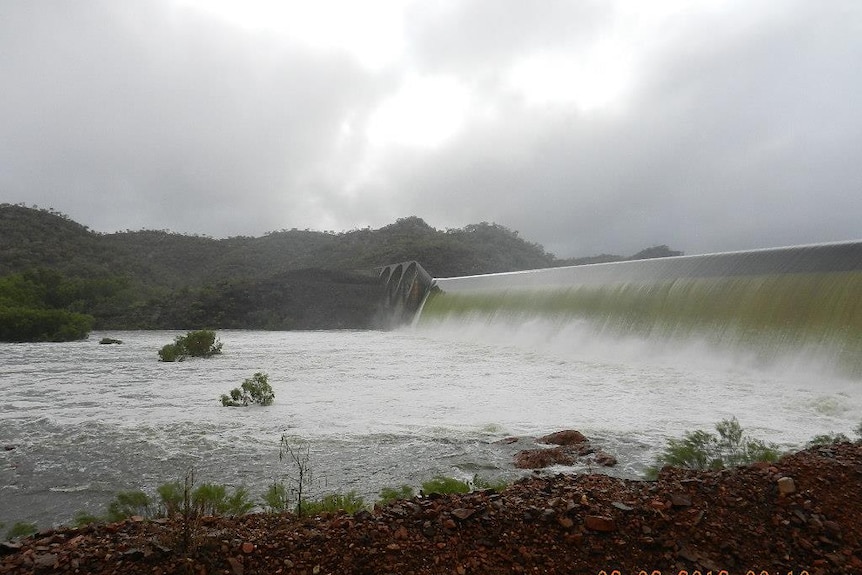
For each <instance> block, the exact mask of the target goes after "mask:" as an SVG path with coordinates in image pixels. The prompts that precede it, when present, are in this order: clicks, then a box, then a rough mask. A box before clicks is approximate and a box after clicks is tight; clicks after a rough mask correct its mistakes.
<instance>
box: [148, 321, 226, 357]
mask: <svg viewBox="0 0 862 575" xmlns="http://www.w3.org/2000/svg"><path fill="white" fill-rule="evenodd" d="M221 347H222V344H221V342H220V341H217V340H216V333H215V332H214V331H212V330H208V329H202V330H199V331H190V332H188V333H187V334H186V335H179V336H177V338H176V340H175V341H174V343H169V344H167V345H165V346H164V347H162V349H160V350H159V359H161V360H162V361H183V360H184V359H186V358H189V357H212V356H214V355H218V354H220V353H221Z"/></svg>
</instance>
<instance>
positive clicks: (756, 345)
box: [405, 242, 862, 379]
mask: <svg viewBox="0 0 862 575" xmlns="http://www.w3.org/2000/svg"><path fill="white" fill-rule="evenodd" d="M417 277H418V276H417ZM417 283H418V282H413V283H412V284H411V285H410V290H409V292H405V293H414V292H415V286H416V285H417ZM419 309H420V310H421V311H420V313H419V316H418V324H419V325H420V326H422V327H423V328H435V327H437V328H440V327H441V326H444V325H449V326H452V325H454V324H457V325H458V326H459V327H458V328H457V329H458V330H459V331H462V332H464V331H466V332H469V331H471V330H474V331H475V330H476V329H479V328H480V326H484V327H485V328H488V327H491V328H492V330H491V331H493V332H500V333H499V336H500V339H505V337H506V336H510V337H509V339H510V341H512V340H518V339H520V340H521V341H523V340H524V338H525V337H526V338H527V339H530V338H532V339H533V343H536V339H537V338H539V339H541V338H542V337H544V338H545V344H546V345H547V347H548V348H550V349H552V350H553V349H556V350H559V349H561V348H563V349H569V350H582V351H583V350H593V351H596V350H598V349H607V348H608V347H610V348H611V349H614V350H615V353H616V352H619V351H620V349H626V350H629V351H631V350H635V349H640V350H641V351H642V352H643V353H644V354H645V355H648V356H653V355H655V354H657V353H658V355H663V354H667V353H668V352H670V353H675V352H678V351H680V350H686V352H687V353H688V352H702V351H707V350H709V351H710V352H712V353H716V354H718V355H724V356H725V357H733V358H736V360H738V361H739V362H740V363H742V364H746V365H755V364H759V365H763V366H770V367H772V368H776V367H777V368H779V369H780V368H781V366H782V365H784V366H787V365H793V366H794V368H795V367H798V366H800V365H804V366H806V367H808V368H812V367H815V368H816V369H817V370H823V371H825V372H832V373H835V374H840V375H842V376H845V377H850V378H852V379H859V378H862V242H852V243H838V244H821V245H812V246H797V247H790V248H778V249H769V250H756V251H748V252H733V253H722V254H711V255H702V256H681V257H671V258H661V259H653V260H639V261H629V262H615V263H607V264H594V265H584V266H571V267H562V268H548V269H541V270H530V271H523V272H512V273H502V274H488V275H481V276H469V277H458V278H438V279H436V280H434V282H433V287H432V288H431V289H430V290H429V295H428V298H427V300H426V301H425V303H424V306H422V307H421V308H419ZM530 334H532V335H530ZM477 335H478V334H477ZM484 337H487V334H485V335H484Z"/></svg>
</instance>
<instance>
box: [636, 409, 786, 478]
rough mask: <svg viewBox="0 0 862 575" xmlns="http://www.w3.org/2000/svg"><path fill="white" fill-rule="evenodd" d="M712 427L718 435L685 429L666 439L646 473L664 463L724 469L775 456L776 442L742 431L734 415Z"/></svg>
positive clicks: (654, 473) (775, 457)
mask: <svg viewBox="0 0 862 575" xmlns="http://www.w3.org/2000/svg"><path fill="white" fill-rule="evenodd" d="M715 430H716V431H717V432H718V435H717V436H716V435H715V434H713V433H710V432H708V431H703V430H696V431H688V432H686V433H685V435H684V436H683V438H682V439H669V440H668V441H667V446H666V447H665V449H664V451H663V452H662V453H661V454H660V455H659V456H658V457H657V459H656V467H655V468H654V469H652V470H650V471H649V472H648V475H652V476H654V475H656V474H657V473H658V469H659V468H661V467H663V466H665V465H670V466H672V467H682V468H685V469H725V468H728V467H737V466H740V465H747V464H750V463H754V462H756V461H776V460H777V459H778V455H779V453H778V448H777V446H775V445H773V444H768V443H765V442H763V441H761V440H759V439H752V438H750V437H748V436H746V435H744V434H743V430H742V427H741V426H740V425H739V421H737V420H736V418H735V417H734V418H731V419H723V420H721V421H720V422H719V423H717V424H716V425H715Z"/></svg>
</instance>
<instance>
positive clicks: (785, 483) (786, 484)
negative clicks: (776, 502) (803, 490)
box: [778, 477, 796, 495]
mask: <svg viewBox="0 0 862 575" xmlns="http://www.w3.org/2000/svg"><path fill="white" fill-rule="evenodd" d="M795 491H796V483H794V481H793V478H792V477H782V478H781V479H779V480H778V492H779V493H781V494H782V495H789V494H791V493H793V492H795Z"/></svg>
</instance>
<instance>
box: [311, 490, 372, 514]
mask: <svg viewBox="0 0 862 575" xmlns="http://www.w3.org/2000/svg"><path fill="white" fill-rule="evenodd" d="M364 508H365V500H364V499H363V498H362V497H360V496H359V495H357V494H356V492H355V491H348V492H347V493H344V494H342V493H333V494H330V495H327V496H325V497H324V498H323V499H319V500H317V501H306V502H305V504H304V505H303V513H304V514H305V515H317V514H319V513H335V512H337V511H345V512H347V513H350V514H353V513H356V512H357V511H359V510H360V509H364Z"/></svg>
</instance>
